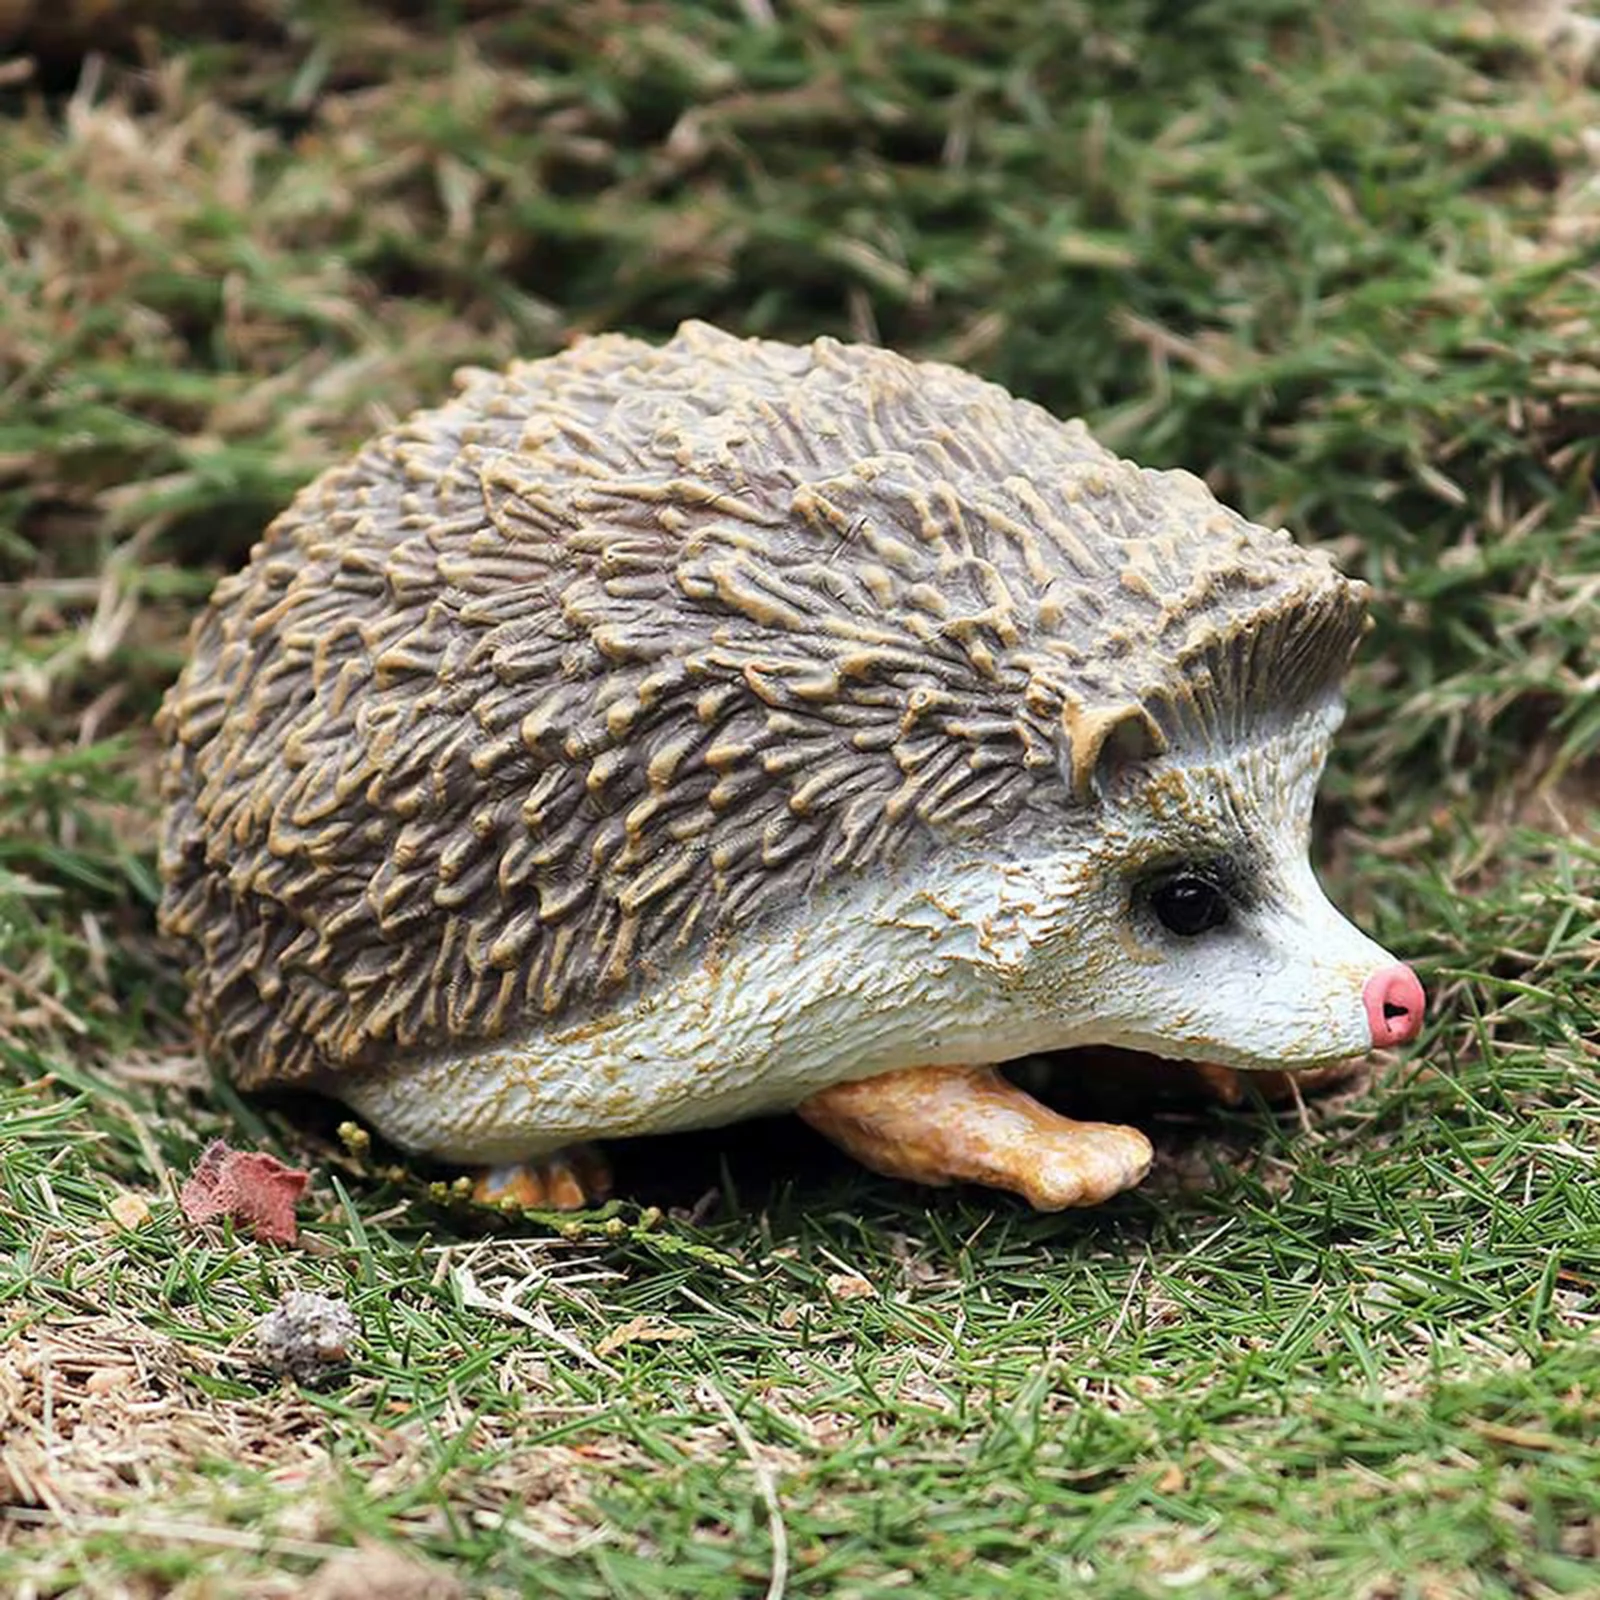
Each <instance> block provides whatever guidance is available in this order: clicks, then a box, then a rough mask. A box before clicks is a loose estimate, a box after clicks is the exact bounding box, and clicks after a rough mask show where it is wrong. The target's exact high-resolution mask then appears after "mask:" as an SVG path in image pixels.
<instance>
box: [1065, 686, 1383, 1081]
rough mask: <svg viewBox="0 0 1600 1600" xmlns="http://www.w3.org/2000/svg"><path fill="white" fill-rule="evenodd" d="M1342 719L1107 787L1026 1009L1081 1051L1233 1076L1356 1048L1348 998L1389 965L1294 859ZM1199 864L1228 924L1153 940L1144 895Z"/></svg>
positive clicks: (1362, 1029)
mask: <svg viewBox="0 0 1600 1600" xmlns="http://www.w3.org/2000/svg"><path fill="white" fill-rule="evenodd" d="M1341 717H1342V709H1341V708H1340V707H1338V706H1336V705H1334V706H1328V707H1324V708H1322V709H1320V710H1319V711H1316V712H1312V713H1309V714H1307V715H1305V716H1303V717H1301V718H1299V719H1297V720H1296V721H1295V722H1293V723H1291V724H1289V725H1288V726H1286V727H1283V728H1280V729H1278V730H1277V731H1276V732H1274V733H1273V734H1271V735H1270V736H1267V737H1259V736H1258V737H1257V738H1255V739H1254V740H1246V741H1242V742H1241V743H1240V744H1239V745H1238V746H1237V747H1236V748H1234V749H1232V750H1230V751H1229V752H1228V753H1227V754H1226V755H1225V756H1224V755H1220V754H1219V755H1216V756H1214V757H1212V758H1209V759H1207V758H1206V757H1203V756H1202V757H1196V758H1192V759H1189V760H1173V759H1168V760H1164V761H1161V762H1158V763H1156V764H1154V765H1153V766H1150V767H1145V768H1135V769H1134V770H1133V771H1132V772H1131V773H1130V774H1129V775H1128V776H1127V778H1126V780H1125V781H1124V782H1122V783H1120V784H1119V783H1117V782H1116V781H1115V780H1113V782H1112V784H1111V785H1110V787H1109V790H1108V792H1107V793H1106V794H1105V796H1104V799H1105V811H1104V813H1103V817H1104V825H1103V827H1102V829H1101V830H1100V836H1099V842H1098V844H1097V845H1096V848H1095V850H1094V853H1093V855H1092V857H1091V858H1090V860H1089V861H1088V863H1086V864H1085V865H1084V866H1083V867H1082V868H1081V869H1080V870H1078V871H1077V872H1075V873H1074V875H1073V877H1074V880H1075V887H1074V886H1069V885H1065V884H1064V885H1062V888H1063V890H1064V895H1065V898H1064V903H1063V904H1062V905H1061V907H1060V909H1059V911H1057V912H1056V913H1055V914H1056V916H1058V917H1059V919H1060V924H1061V928H1062V932H1061V941H1062V946H1063V948H1062V952H1061V956H1060V958H1059V959H1058V960H1050V959H1048V958H1047V959H1045V960H1043V961H1041V962H1039V963H1038V968H1039V989H1040V998H1041V1000H1042V1001H1044V1002H1045V1003H1047V1004H1050V1005H1052V1006H1053V1007H1059V1009H1060V1010H1061V1012H1062V1013H1063V1016H1064V1017H1066V1018H1070V1019H1071V1021H1072V1023H1073V1025H1074V1026H1075V1027H1077V1028H1084V1029H1085V1034H1084V1037H1085V1042H1093V1043H1098V1044H1110V1045H1120V1046H1125V1047H1128V1048H1131V1049H1139V1050H1146V1051H1150V1052H1152V1053H1154V1054H1157V1055H1163V1056H1170V1057H1176V1058H1180V1059H1187V1060H1204V1061H1214V1062H1219V1063H1221V1064H1223V1065H1226V1066H1233V1067H1243V1068H1271V1067H1305V1066H1311V1065H1315V1064H1317V1063H1320V1062H1326V1061H1332V1060H1338V1059H1340V1058H1343V1057H1347V1056H1352V1055H1362V1054H1364V1053H1365V1052H1366V1051H1367V1050H1368V1049H1370V1048H1371V1044H1372V1038H1371V1032H1370V1028H1369V1024H1368V1021H1367V1015H1366V1010H1365V1007H1364V1005H1363V1001H1362V990H1363V988H1364V986H1365V984H1366V982H1367V979H1368V978H1369V977H1370V976H1371V975H1372V973H1374V972H1375V971H1377V970H1378V969H1380V968H1382V967H1386V966H1390V965H1392V964H1393V963H1394V960H1395V958H1394V957H1393V956H1391V955H1390V954H1389V953H1388V952H1387V951H1385V950H1384V949H1383V948H1382V947H1381V946H1379V945H1377V944H1375V943H1374V942H1373V941H1372V940H1371V939H1369V938H1367V937H1366V935H1365V934H1363V933H1361V932H1360V931H1359V930H1358V929H1357V928H1355V927H1354V926H1353V925H1352V924H1351V923H1350V922H1349V921H1348V920H1346V918H1345V917H1343V916H1342V915H1341V914H1340V913H1339V912H1338V911H1337V910H1336V909H1335V908H1334V907H1333V906H1332V905H1331V904H1330V903H1329V901H1328V899H1327V897H1326V896H1325V895H1324V894H1323V892H1322V889H1321V886H1320V885H1319V884H1318V882H1317V879H1316V876H1315V874H1314V873H1313V872H1312V870H1311V865H1310V861H1309V859H1308V849H1309V843H1310V825H1311V808H1312V802H1313V800H1314V797H1315V792H1316V786H1317V780H1318V778H1319V777H1320V776H1321V772H1322V767H1323V763H1324V761H1325V759H1326V756H1327V748H1328V741H1329V739H1330V738H1331V736H1332V734H1333V732H1334V730H1335V728H1336V727H1337V726H1338V723H1339V721H1340V720H1341ZM1207 862H1211V863H1221V864H1223V865H1224V866H1225V867H1226V868H1227V869H1228V870H1227V873H1226V876H1225V882H1228V883H1229V884H1230V886H1231V888H1232V889H1233V890H1234V892H1233V893H1231V894H1230V895H1229V897H1228V898H1229V915H1228V919H1227V921H1226V922H1225V923H1224V924H1223V925H1220V926H1218V927H1216V928H1213V929H1210V930H1209V931H1207V932H1203V933H1200V934H1197V935H1193V936H1189V937H1184V936H1181V935H1179V934H1175V933H1172V932H1170V931H1168V930H1167V929H1166V928H1164V927H1163V926H1162V925H1161V923H1160V921H1159V919H1158V918H1157V916H1156V915H1155V914H1154V912H1153V910H1152V908H1151V906H1150V904H1149V899H1148V896H1147V894H1146V893H1145V892H1144V890H1145V889H1146V888H1147V887H1148V886H1149V885H1150V884H1152V883H1153V882H1159V881H1160V879H1161V877H1162V876H1163V875H1164V874H1165V873H1166V872H1167V871H1168V870H1170V869H1172V868H1176V867H1178V866H1180V865H1182V864H1185V863H1200V864H1204V863H1207ZM1090 930H1094V932H1093V934H1092V935H1090ZM1086 935H1090V937H1088V938H1086ZM1041 954H1042V952H1041Z"/></svg>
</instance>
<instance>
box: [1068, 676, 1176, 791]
mask: <svg viewBox="0 0 1600 1600" xmlns="http://www.w3.org/2000/svg"><path fill="white" fill-rule="evenodd" d="M1061 727H1062V731H1063V732H1064V733H1065V735H1066V743H1067V761H1066V768H1067V777H1068V781H1069V782H1070V784H1071V786H1072V793H1073V796H1074V797H1075V798H1076V799H1078V800H1080V801H1083V802H1085V803H1087V802H1088V801H1090V800H1092V799H1093V798H1094V790H1095V780H1096V779H1097V778H1098V779H1099V780H1100V781H1101V783H1102V784H1104V783H1106V782H1108V781H1109V780H1110V778H1111V777H1112V775H1113V774H1114V773H1115V772H1116V771H1118V770H1119V769H1120V768H1123V767H1128V766H1134V765H1137V764H1139V763H1141V762H1146V761H1152V760H1154V759H1155V758H1156V757H1157V756H1159V755H1162V754H1164V753H1165V751H1166V748H1167V741H1166V739H1165V737H1164V736H1163V735H1162V732H1161V730H1160V728H1158V727H1157V726H1156V722H1155V719H1154V718H1153V717H1152V716H1151V715H1150V713H1149V712H1148V711H1147V710H1146V709H1145V708H1144V707H1143V706H1141V705H1138V704H1129V705H1120V706H1100V707H1096V708H1093V709H1091V708H1089V707H1087V706H1082V705H1078V704H1075V703H1074V702H1072V701H1070V700H1069V701H1067V702H1066V703H1065V704H1064V705H1063V706H1062V708H1061Z"/></svg>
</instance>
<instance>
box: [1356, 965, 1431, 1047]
mask: <svg viewBox="0 0 1600 1600" xmlns="http://www.w3.org/2000/svg"><path fill="white" fill-rule="evenodd" d="M1361 1003H1362V1004H1363V1005H1364V1006H1365V1007H1366V1010H1367V1025H1368V1026H1369V1027H1370V1028H1371V1029H1372V1043H1373V1045H1374V1046H1375V1047H1376V1048H1377V1049H1380V1050H1381V1049H1383V1048H1385V1047H1386V1046H1388V1045H1394V1044H1410V1043H1411V1041H1412V1040H1413V1039H1415V1038H1416V1036H1417V1035H1418V1034H1419V1033H1421V1032H1422V1017H1423V1013H1424V1012H1425V1011H1426V1009H1427V997H1426V996H1425V995H1424V994H1423V992H1422V984H1421V983H1420V982H1419V981H1418V979H1417V975H1416V973H1414V972H1413V971H1412V970H1411V968H1410V967H1408V966H1406V965H1405V964H1404V962H1399V961H1397V962H1396V963H1395V964H1394V965H1393V966H1391V967H1382V968H1380V969H1379V970H1378V971H1377V972H1374V973H1373V974H1372V976H1371V977H1370V978H1368V979H1367V981H1366V985H1365V987H1364V988H1363V989H1362V991H1361Z"/></svg>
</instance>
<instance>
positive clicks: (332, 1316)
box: [256, 1289, 361, 1383]
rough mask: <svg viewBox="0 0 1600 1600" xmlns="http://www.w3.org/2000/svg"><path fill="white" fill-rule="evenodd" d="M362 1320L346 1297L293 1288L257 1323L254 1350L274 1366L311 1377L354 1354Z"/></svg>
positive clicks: (299, 1379)
mask: <svg viewBox="0 0 1600 1600" xmlns="http://www.w3.org/2000/svg"><path fill="white" fill-rule="evenodd" d="M360 1333H361V1324H360V1323H359V1322H357V1321H356V1314H355V1312H353V1311H352V1310H351V1309H350V1307H349V1306H348V1305H346V1304H345V1302H344V1301H343V1300H339V1299H335V1298H332V1297H330V1296H328V1295H325V1294H310V1293H308V1292H306V1291H305V1290H303V1289H291V1290H290V1291H289V1292H288V1294H286V1295H285V1296H284V1297H283V1299H281V1300H280V1301H279V1302H278V1304H277V1305H276V1306H275V1307H274V1308H273V1309H272V1310H271V1311H269V1312H268V1313H267V1314H266V1315H265V1316H264V1317H262V1318H261V1319H260V1321H259V1322H257V1323H256V1350H257V1352H258V1353H259V1354H260V1356H261V1359H262V1360H263V1361H265V1362H266V1364H267V1365H268V1366H269V1367H271V1368H272V1370H273V1371H274V1372H281V1373H286V1374H287V1375H288V1376H289V1377H291V1378H293V1379H294V1380H295V1382H296V1383H307V1382H309V1381H310V1380H311V1379H312V1378H315V1377H318V1376H320V1375H321V1374H322V1373H324V1372H326V1371H327V1369H328V1368H329V1367H332V1366H336V1365H337V1364H338V1363H339V1362H341V1361H348V1360H349V1359H350V1349H351V1346H352V1345H353V1344H354V1343H355V1341H356V1339H357V1338H358V1337H359V1336H360Z"/></svg>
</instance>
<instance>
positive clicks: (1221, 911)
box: [1150, 872, 1228, 939]
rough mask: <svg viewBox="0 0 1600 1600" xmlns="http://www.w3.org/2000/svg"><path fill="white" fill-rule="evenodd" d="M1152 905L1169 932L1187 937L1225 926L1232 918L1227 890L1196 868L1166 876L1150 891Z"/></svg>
mask: <svg viewBox="0 0 1600 1600" xmlns="http://www.w3.org/2000/svg"><path fill="white" fill-rule="evenodd" d="M1150 908H1151V910H1153V911H1154V912H1155V914H1156V916H1157V917H1158V918H1159V919H1160V921H1161V926H1162V927H1163V928H1165V929H1166V930H1167V931H1168V932H1169V933H1176V934H1178V935H1179V936H1180V937H1182V938H1184V939H1192V938H1194V936H1195V935H1196V934H1200V933H1205V932H1206V931H1207V930H1208V929H1210V928H1217V927H1221V925H1222V924H1223V923H1224V922H1226V921H1227V920H1228V901H1227V897H1226V896H1225V895H1224V894H1223V892H1222V891H1221V890H1220V889H1219V888H1218V887H1217V886H1216V885H1215V884H1214V883H1208V882H1207V881H1206V880H1205V879H1204V878H1201V877H1197V876H1196V875H1195V874H1194V873H1192V872H1180V873H1177V874H1175V875H1174V876H1173V877H1170V878H1167V879H1164V880H1163V881H1162V882H1161V883H1158V884H1157V885H1156V886H1155V888H1154V889H1152V890H1151V891H1150Z"/></svg>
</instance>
